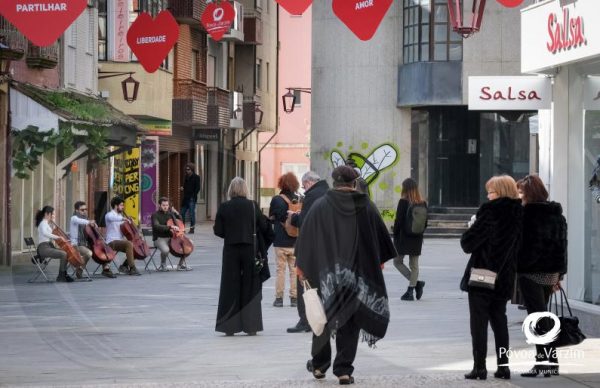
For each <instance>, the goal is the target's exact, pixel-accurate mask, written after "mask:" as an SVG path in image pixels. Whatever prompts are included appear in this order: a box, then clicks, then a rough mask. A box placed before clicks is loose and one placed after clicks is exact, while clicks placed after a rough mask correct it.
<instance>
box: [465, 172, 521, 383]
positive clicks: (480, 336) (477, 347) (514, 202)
mask: <svg viewBox="0 0 600 388" xmlns="http://www.w3.org/2000/svg"><path fill="white" fill-rule="evenodd" d="M485 189H486V191H487V198H488V200H489V202H486V203H484V204H482V205H481V206H480V207H479V210H478V211H477V215H476V219H475V222H474V223H473V225H472V226H471V227H470V228H469V229H468V230H467V231H466V232H465V233H464V234H463V235H462V238H461V240H460V244H461V246H462V248H463V250H464V251H465V253H470V254H471V258H470V259H469V262H468V264H467V267H466V268H465V273H464V276H463V278H462V281H461V283H460V288H461V290H463V291H467V292H468V293H469V313H470V321H471V340H472V346H473V360H474V363H473V370H472V371H471V372H470V373H467V374H466V375H465V378H466V379H481V380H485V379H486V378H487V369H486V363H485V359H486V356H487V332H488V322H489V323H490V324H491V326H492V330H493V331H494V339H495V341H496V357H497V365H498V369H497V371H496V373H494V377H496V378H501V379H510V370H509V368H508V349H509V345H508V323H507V318H506V303H507V302H508V300H509V299H510V297H511V295H512V291H513V282H514V279H515V267H516V261H517V255H518V253H519V247H520V243H521V230H522V219H523V207H522V206H521V202H520V200H519V195H518V193H517V185H516V183H515V180H514V179H513V178H511V177H510V176H508V175H501V176H494V177H492V178H490V180H488V181H487V183H486V184H485ZM480 270H487V271H491V272H493V273H495V274H496V279H495V282H493V283H492V284H486V283H485V282H478V281H474V280H471V272H472V271H478V272H479V271H480Z"/></svg>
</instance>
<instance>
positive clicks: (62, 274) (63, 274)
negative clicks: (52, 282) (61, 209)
mask: <svg viewBox="0 0 600 388" xmlns="http://www.w3.org/2000/svg"><path fill="white" fill-rule="evenodd" d="M54 221H55V215H54V208H53V207H52V206H48V205H46V206H44V207H43V208H42V209H41V210H38V212H37V213H36V215H35V226H37V228H38V246H37V252H38V255H39V256H40V258H41V259H42V260H43V259H45V258H47V257H48V258H53V259H60V267H59V270H58V277H57V278H56V281H57V282H66V283H70V282H72V281H73V278H72V277H70V276H69V275H67V253H66V252H65V251H63V250H61V249H57V248H55V247H54V246H53V245H52V244H51V242H52V241H54V240H63V238H62V237H61V236H57V235H55V234H53V233H52V230H53V229H52V227H51V226H50V222H52V223H54Z"/></svg>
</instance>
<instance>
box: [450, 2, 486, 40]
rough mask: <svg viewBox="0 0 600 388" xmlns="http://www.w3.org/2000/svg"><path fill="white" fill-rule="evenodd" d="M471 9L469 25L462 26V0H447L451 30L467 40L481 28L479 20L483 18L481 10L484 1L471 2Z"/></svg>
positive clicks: (483, 6)
mask: <svg viewBox="0 0 600 388" xmlns="http://www.w3.org/2000/svg"><path fill="white" fill-rule="evenodd" d="M472 1H473V4H472V7H471V23H470V25H466V24H463V22H464V21H465V20H463V4H462V3H463V2H462V0H448V12H449V13H450V22H451V23H452V30H453V31H454V32H457V33H459V34H461V35H462V36H463V38H468V37H470V36H471V35H473V34H474V33H476V32H477V31H479V28H480V27H481V19H482V18H483V10H484V8H485V0H472ZM465 19H466V18H465Z"/></svg>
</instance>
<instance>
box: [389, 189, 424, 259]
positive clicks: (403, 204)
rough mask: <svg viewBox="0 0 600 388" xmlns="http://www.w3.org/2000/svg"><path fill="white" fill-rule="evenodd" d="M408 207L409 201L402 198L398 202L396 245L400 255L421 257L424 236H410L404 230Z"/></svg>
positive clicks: (395, 231)
mask: <svg viewBox="0 0 600 388" xmlns="http://www.w3.org/2000/svg"><path fill="white" fill-rule="evenodd" d="M408 206H409V202H408V200H407V199H404V198H401V199H400V200H399V201H398V207H397V209H396V219H395V220H394V245H395V246H396V250H397V251H398V254H399V255H409V256H420V255H421V248H422V247H423V235H420V236H412V235H410V236H409V235H408V234H406V231H405V229H404V224H405V223H406V212H407V211H408Z"/></svg>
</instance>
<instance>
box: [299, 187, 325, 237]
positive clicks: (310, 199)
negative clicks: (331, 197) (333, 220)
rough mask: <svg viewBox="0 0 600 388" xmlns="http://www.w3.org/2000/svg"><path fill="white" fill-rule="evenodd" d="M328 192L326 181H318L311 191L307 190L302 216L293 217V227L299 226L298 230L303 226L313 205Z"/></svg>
mask: <svg viewBox="0 0 600 388" xmlns="http://www.w3.org/2000/svg"><path fill="white" fill-rule="evenodd" d="M327 190H329V184H328V183H327V181H325V180H322V181H318V182H317V183H315V184H314V185H312V186H311V188H310V189H308V190H306V192H305V193H304V201H302V211H301V212H300V214H294V215H293V216H292V225H294V226H297V227H298V228H299V227H300V226H302V221H303V220H304V218H306V215H307V214H308V211H309V210H310V208H311V207H312V205H313V204H314V203H315V201H316V200H317V199H319V198H321V197H322V196H324V195H325V193H326V192H327Z"/></svg>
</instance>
